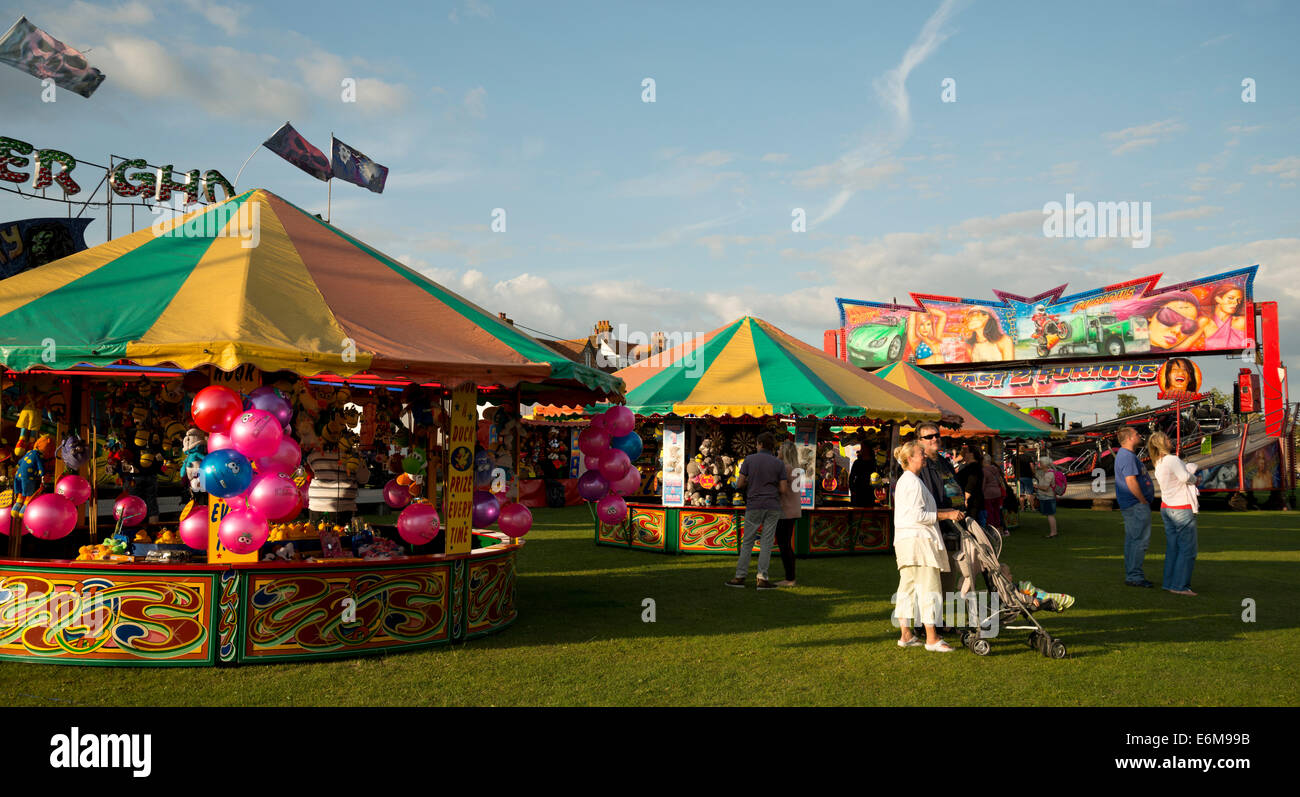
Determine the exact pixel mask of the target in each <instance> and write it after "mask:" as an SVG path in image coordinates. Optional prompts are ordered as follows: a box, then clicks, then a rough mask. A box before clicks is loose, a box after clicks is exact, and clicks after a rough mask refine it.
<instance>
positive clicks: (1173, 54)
mask: <svg viewBox="0 0 1300 797" xmlns="http://www.w3.org/2000/svg"><path fill="white" fill-rule="evenodd" d="M20 14H26V15H27V16H28V17H29V18H30V19H31V21H32V22H33V23H34V24H37V25H39V26H41V27H43V28H45V29H46V30H47V31H49V32H50V33H51V34H53V35H54V36H56V37H57V38H60V39H63V40H64V41H66V42H67V43H69V44H71V45H73V46H75V47H78V48H79V49H82V50H85V51H88V55H89V57H90V60H91V63H92V64H94V65H96V66H98V67H99V68H100V69H102V70H103V71H104V72H105V73H106V74H107V76H108V77H107V80H105V82H104V84H103V85H102V86H101V88H100V89H99V91H98V92H97V93H96V94H95V95H94V96H93V98H91V99H90V100H84V99H82V98H81V97H77V96H75V95H72V94H68V93H63V92H60V93H59V95H58V100H57V102H54V103H42V102H41V101H40V84H39V82H38V81H36V80H35V79H34V78H31V77H29V76H26V75H24V74H22V73H20V72H18V71H16V70H13V69H8V68H6V69H3V70H0V102H3V105H4V107H5V109H6V113H5V114H4V121H3V124H0V135H8V136H11V137H15V138H19V139H23V140H26V141H29V142H32V143H34V144H37V145H39V146H49V147H55V148H59V149H63V150H66V151H68V152H71V153H73V154H74V155H77V156H79V157H82V158H87V159H90V160H98V161H100V162H103V161H106V160H107V157H108V155H109V153H115V154H118V155H132V156H137V157H143V158H146V159H147V160H149V161H150V162H151V163H174V164H175V165H176V167H177V169H180V170H185V169H191V168H199V169H208V168H217V169H220V170H221V171H222V172H223V173H224V174H225V175H226V176H227V177H228V178H230V179H232V180H233V179H234V176H235V173H236V172H237V171H238V170H239V167H240V164H241V163H242V162H243V161H244V159H245V158H246V157H248V154H249V153H250V152H252V151H253V150H254V149H255V148H256V147H257V145H258V143H259V142H260V141H262V140H263V139H265V138H266V137H268V136H269V135H270V134H271V133H272V132H274V131H275V129H276V128H277V127H279V125H280V124H282V123H283V122H284V121H285V120H286V119H287V120H291V121H292V122H293V124H294V126H295V127H296V128H297V129H298V130H299V131H300V132H301V133H303V134H304V135H305V136H306V137H307V138H308V139H309V140H310V141H312V142H313V143H314V144H316V145H317V146H318V147H320V148H322V149H326V150H328V145H329V135H330V133H331V131H332V132H333V133H335V134H336V135H337V136H338V137H339V138H340V139H341V140H343V141H346V142H347V143H348V144H350V145H352V146H353V147H355V148H357V149H359V150H361V151H363V152H365V153H366V154H367V155H369V156H371V157H372V158H374V159H375V160H377V161H379V162H380V163H383V164H384V165H386V166H388V167H389V168H390V170H391V172H390V176H389V181H388V189H387V190H386V191H385V193H384V194H383V195H374V194H371V193H369V192H367V191H365V190H363V189H360V188H357V187H355V186H351V185H347V184H340V185H337V186H335V190H334V202H333V208H332V211H333V221H334V222H335V223H336V224H338V225H339V226H341V227H343V228H344V229H347V230H349V231H350V232H352V233H354V234H356V235H358V236H359V237H361V238H363V239H364V240H367V241H368V242H370V243H372V244H374V245H375V246H377V247H378V248H380V249H382V250H384V251H386V252H388V253H390V254H392V255H394V256H398V257H400V258H402V259H403V260H405V261H406V262H408V263H410V264H411V265H413V266H415V267H417V268H419V269H421V270H423V271H425V272H426V273H428V274H429V275H431V276H432V277H434V278H435V279H438V280H439V281H441V282H443V283H445V284H447V285H449V286H450V287H452V288H454V289H456V290H459V291H461V292H462V293H464V294H466V295H467V296H469V297H470V298H472V299H474V300H475V301H478V302H479V303H481V304H483V305H484V306H485V307H487V308H489V309H491V310H494V311H498V310H504V311H506V312H507V313H509V314H510V315H511V316H512V317H513V318H515V319H516V320H517V321H519V322H520V323H522V324H526V325H528V326H529V327H532V328H534V329H538V330H542V331H545V332H548V333H552V334H554V335H557V336H561V337H576V336H579V335H582V334H585V333H586V332H588V331H589V329H590V326H591V323H592V322H594V321H595V320H597V319H601V318H607V319H609V320H611V321H612V322H613V323H614V324H615V325H618V324H620V323H623V324H627V325H628V327H629V328H631V329H634V330H642V331H646V332H649V331H653V330H666V331H684V332H691V331H706V330H709V329H713V328H715V327H717V326H720V325H722V324H723V323H726V322H728V321H730V320H732V319H734V318H735V317H737V316H739V315H741V314H744V313H752V314H755V315H758V316H760V317H763V318H765V319H767V320H769V321H771V322H773V323H775V324H777V325H778V326H781V327H783V328H785V329H786V330H788V331H789V332H791V333H792V334H795V335H796V336H798V337H801V338H802V339H804V340H806V341H808V342H810V343H812V344H814V345H818V346H819V345H820V343H821V332H822V330H824V329H826V328H828V327H832V326H834V325H835V324H836V323H837V310H836V306H835V302H834V299H835V297H837V296H845V297H850V298H860V299H874V300H888V299H891V298H893V297H899V298H900V299H903V298H905V297H906V296H907V294H908V292H909V291H917V292H942V293H950V294H956V295H963V296H970V297H975V298H992V293H991V291H992V289H993V288H1001V289H1005V290H1008V291H1012V292H1014V293H1020V294H1026V295H1033V294H1037V293H1039V292H1041V291H1044V290H1046V289H1048V288H1050V287H1053V286H1055V285H1058V284H1060V283H1062V282H1068V283H1069V284H1070V290H1071V291H1078V290H1083V289H1085V288H1088V287H1093V286H1097V285H1101V284H1105V283H1109V282H1116V281H1120V280H1123V279H1128V278H1131V277H1136V276H1141V275H1145V274H1150V273H1156V272H1164V274H1165V278H1164V280H1163V281H1164V282H1172V281H1179V280H1182V279H1187V278H1191V277H1194V276H1200V275H1205V274H1211V273H1217V272H1219V271H1226V270H1228V269H1229V268H1231V267H1234V266H1241V265H1251V264H1254V263H1259V264H1261V269H1260V274H1259V278H1258V280H1257V283H1256V288H1257V295H1258V296H1259V297H1260V298H1265V299H1270V298H1271V299H1276V300H1277V301H1278V302H1279V303H1280V305H1281V312H1282V315H1283V317H1284V321H1283V324H1284V326H1283V329H1284V339H1287V340H1289V341H1295V340H1297V339H1298V338H1300V315H1298V314H1297V312H1296V309H1297V299H1300V214H1297V213H1296V210H1297V197H1298V196H1300V194H1298V193H1297V192H1298V191H1300V189H1298V188H1297V183H1300V143H1298V142H1300V135H1297V133H1298V132H1300V93H1297V92H1296V90H1295V88H1296V83H1295V80H1296V77H1297V75H1300V54H1297V48H1296V47H1295V46H1294V43H1295V41H1296V40H1297V34H1298V33H1300V6H1297V5H1295V4H1291V3H1285V2H1246V3H1240V4H1232V5H1229V4H1222V3H1217V4H1216V3H1192V2H1178V3H1175V2H1147V3H1140V4H1134V3H1122V2H1120V3H1094V4H1089V5H1088V6H1087V9H1086V11H1084V12H1082V13H1080V12H1079V11H1077V10H1071V11H1068V12H1067V11H1066V10H1064V9H1063V8H1062V7H1059V6H1054V5H1052V4H1041V3H993V2H978V1H972V2H957V3H950V2H921V3H861V2H859V3H851V2H839V3H809V4H794V5H792V4H789V3H760V2H747V3H725V4H724V3H710V4H704V3H663V4H654V5H653V6H651V5H649V4H631V3H601V2H591V3H545V4H543V3H524V2H520V3H506V2H494V1H493V0H484V1H481V2H464V1H463V0H461V1H459V2H440V3H439V2H434V3H427V4H422V5H421V6H420V7H419V8H411V7H408V6H407V5H406V4H386V3H380V2H372V3H366V4H356V3H333V2H326V3H315V2H313V3H305V2H304V3H299V2H275V3H270V4H267V5H266V6H252V5H241V4H236V3H202V2H199V0H181V1H180V2H173V3H169V4H145V3H140V2H125V3H106V4H89V3H85V2H81V0H77V1H76V2H72V3H67V2H63V1H62V0H54V2H49V3H43V4H41V5H39V6H37V5H31V6H24V5H21V4H15V3H12V2H0V27H4V26H7V25H8V24H9V23H10V22H12V20H13V19H16V18H17V17H18V16H19V15H20ZM347 77H351V78H354V79H356V80H357V81H358V86H357V101H356V102H355V103H344V102H342V101H341V98H340V93H341V88H340V81H341V80H342V79H344V78H347ZM647 77H649V78H653V79H654V81H655V93H656V96H655V100H656V101H655V102H653V103H647V102H643V101H642V94H643V89H642V80H643V79H644V78H647ZM947 78H951V79H952V80H953V81H955V89H956V102H949V103H945V102H942V101H941V91H942V83H943V81H944V80H945V79H947ZM1245 78H1252V79H1253V80H1254V81H1255V85H1256V101H1255V102H1253V103H1246V102H1243V101H1242V91H1243V89H1242V86H1241V83H1242V80H1243V79H1245ZM249 187H265V188H269V189H271V190H272V191H275V192H276V193H278V194H280V195H281V196H284V197H285V198H286V199H289V200H290V201H292V202H295V203H296V204H299V205H300V206H303V207H306V208H308V209H311V210H313V211H323V210H324V205H325V186H324V184H322V183H319V182H317V181H315V180H313V179H312V178H310V177H308V176H307V175H305V174H302V173H301V172H299V171H297V170H296V169H294V168H293V167H292V166H290V165H288V164H287V163H285V162H283V161H281V160H279V159H278V158H277V157H276V156H274V155H273V154H271V153H270V152H269V151H266V150H261V151H260V152H259V153H258V154H257V155H256V156H255V157H254V158H253V160H252V161H251V163H250V164H249V166H248V167H247V169H246V170H245V171H244V174H243V177H242V178H241V179H240V188H249ZM1067 192H1070V193H1073V194H1075V196H1076V198H1077V199H1080V200H1092V201H1120V200H1135V201H1149V202H1151V203H1152V209H1153V213H1154V221H1153V240H1152V243H1151V246H1150V247H1149V248H1145V249H1140V248H1133V247H1132V246H1130V244H1129V242H1128V241H1126V240H1119V239H1093V240H1078V239H1052V238H1046V237H1044V236H1043V234H1042V220H1043V215H1042V208H1043V205H1044V204H1045V203H1047V202H1051V201H1058V202H1061V201H1064V198H1065V194H1066V193H1067ZM494 208H503V209H504V210H505V211H506V224H507V227H506V231H505V232H503V233H498V232H493V231H491V229H490V228H489V224H490V222H491V213H492V211H493V209H494ZM795 208H802V209H803V210H804V212H805V214H806V217H807V220H808V225H807V231H806V232H794V231H792V230H791V212H792V210H793V209H795ZM60 210H61V208H60V206H58V205H54V204H48V205H45V204H42V205H41V206H39V207H38V206H37V204H36V203H33V202H28V201H24V200H21V199H17V198H15V197H13V196H12V195H8V194H5V195H0V218H4V219H9V218H25V217H29V216H35V215H59V213H60ZM137 217H138V219H139V221H140V223H147V222H146V220H145V216H144V215H143V214H140V213H138V216H137ZM122 223H123V222H122V220H121V218H117V219H115V230H114V232H115V233H117V234H120V232H121V231H123V230H122V228H121V227H120V226H118V225H121V224H122ZM103 236H104V227H103V220H102V219H100V220H98V221H96V222H95V223H94V224H93V225H92V226H91V229H90V233H89V239H90V240H91V242H92V243H98V242H100V241H102V240H103ZM1291 345H1292V348H1294V344H1291ZM1286 353H1289V352H1288V351H1286V347H1285V346H1284V355H1285V354H1286ZM1201 363H1202V367H1203V368H1205V369H1206V371H1207V376H1209V377H1210V378H1211V380H1214V381H1218V382H1219V383H1220V385H1221V386H1222V387H1225V388H1226V387H1227V383H1226V379H1227V375H1228V374H1230V373H1233V372H1234V371H1235V368H1236V365H1235V364H1232V363H1227V362H1226V361H1224V360H1221V359H1218V358H1203V359H1202V360H1201ZM1145 393H1146V394H1150V395H1145V394H1144V395H1143V400H1144V401H1154V395H1153V394H1154V390H1150V391H1145ZM1062 405H1063V406H1065V407H1066V408H1067V412H1071V411H1074V412H1085V411H1086V412H1087V413H1089V414H1091V413H1092V412H1094V411H1096V412H1101V413H1102V414H1103V416H1104V414H1105V413H1106V412H1108V411H1113V408H1114V406H1115V404H1114V397H1113V396H1111V395H1101V396H1097V397H1093V398H1090V399H1079V400H1074V401H1071V402H1062Z"/></svg>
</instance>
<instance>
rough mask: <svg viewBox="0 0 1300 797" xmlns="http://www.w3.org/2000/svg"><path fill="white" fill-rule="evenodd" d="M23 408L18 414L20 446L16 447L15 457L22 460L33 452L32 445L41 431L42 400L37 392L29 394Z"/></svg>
mask: <svg viewBox="0 0 1300 797" xmlns="http://www.w3.org/2000/svg"><path fill="white" fill-rule="evenodd" d="M26 398H27V400H26V401H25V402H24V403H23V408H22V410H20V411H19V412H18V423H17V424H16V425H17V427H18V445H16V446H14V456H15V457H18V458H19V459H22V457H23V455H24V454H26V453H28V452H29V451H30V450H31V443H32V441H33V440H34V439H36V436H37V435H38V434H39V433H40V431H41V413H42V408H41V405H42V403H43V402H42V400H41V397H40V396H39V395H38V394H37V393H36V392H35V391H33V392H31V393H28V394H27V397H26Z"/></svg>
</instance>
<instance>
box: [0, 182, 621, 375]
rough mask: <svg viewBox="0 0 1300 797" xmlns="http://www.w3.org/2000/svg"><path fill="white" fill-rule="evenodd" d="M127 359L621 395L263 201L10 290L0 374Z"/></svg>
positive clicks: (4, 284) (352, 244)
mask: <svg viewBox="0 0 1300 797" xmlns="http://www.w3.org/2000/svg"><path fill="white" fill-rule="evenodd" d="M119 361H127V362H129V363H132V364H135V365H140V366H162V365H175V366H177V367H180V368H185V369H191V368H196V367H198V366H201V365H214V366H216V367H218V368H221V369H223V370H227V371H229V370H233V369H234V368H236V367H238V366H240V365H245V364H249V365H255V366H257V367H259V368H261V369H263V370H266V371H277V370H290V371H294V372H296V373H298V374H300V375H302V376H314V375H316V374H321V373H331V374H336V375H339V376H344V377H348V376H353V375H356V374H360V373H362V372H365V373H367V374H372V375H376V376H386V377H398V378H402V379H408V380H411V381H438V382H443V383H447V384H454V383H459V382H462V381H475V382H477V383H478V384H482V385H502V386H505V387H514V386H516V385H520V384H521V383H525V384H526V383H545V384H547V385H556V386H561V387H566V388H572V389H574V390H575V391H577V393H579V394H581V395H583V396H585V397H586V398H588V399H590V398H595V397H597V396H599V395H600V394H602V393H617V392H618V391H619V388H620V385H619V382H618V380H617V379H616V378H614V377H612V376H610V375H609V374H606V373H603V372H601V371H599V370H597V369H594V368H589V367H587V366H583V365H580V364H578V363H575V362H572V361H571V360H568V359H566V358H564V357H563V356H561V355H560V354H558V353H557V352H555V351H554V350H552V349H550V348H548V347H546V346H544V345H543V344H542V343H540V342H538V341H537V340H534V339H533V338H532V337H530V336H528V335H526V334H524V333H523V332H521V331H519V330H518V329H516V328H515V327H514V326H512V325H510V324H507V323H505V322H503V321H501V320H500V319H499V318H497V317H496V315H494V314H492V313H489V312H488V311H486V310H484V309H482V308H480V307H478V306H476V305H474V304H472V303H470V302H469V301H467V300H465V299H464V298H462V297H460V296H458V295H456V294H455V293H452V292H451V291H449V290H447V289H446V288H444V287H443V286H441V285H439V284H437V283H435V282H433V281H431V280H429V279H427V278H425V277H424V276H422V275H420V274H419V273H417V272H415V271H413V270H411V269H409V268H407V267H406V266H404V265H402V264H401V263H399V262H397V261H396V260H394V259H393V258H391V257H388V256H387V255H384V254H382V253H381V252H379V251H378V250H376V249H374V248H372V247H370V246H368V245H366V244H364V243H362V242H361V241H359V240H357V239H356V238H353V237H352V236H350V235H348V234H347V233H345V232H343V231H342V230H339V229H338V228H336V227H333V226H331V225H329V224H326V223H325V222H323V221H321V220H319V219H318V218H316V217H315V216H314V215H312V214H310V213H307V212H306V211H304V210H302V209H300V208H298V207H296V206H294V205H292V204H290V203H289V202H286V201H285V200H283V199H281V198H280V197H278V196H276V195H275V194H272V193H270V192H269V191H264V190H255V191H249V192H247V193H244V194H240V195H239V196H235V197H231V198H230V199H227V200H226V201H225V202H222V203H219V204H216V205H211V206H208V207H205V208H201V209H198V210H196V211H194V212H192V213H189V214H187V215H185V216H184V217H183V218H181V219H178V220H174V221H170V220H169V221H167V222H165V223H159V224H157V225H155V228H152V229H144V230H140V231H138V232H134V233H131V234H130V235H125V236H122V237H120V238H116V239H114V240H112V241H109V242H107V243H104V244H101V245H100V246H96V247H94V248H92V249H88V250H86V251H84V252H79V253H77V254H74V255H71V256H69V257H65V258H63V259H61V260H57V261H55V262H53V263H49V264H47V265H44V266H41V267H40V268H35V269H32V270H31V271H27V272H24V273H21V274H18V275H15V276H13V277H10V278H9V279H6V280H3V281H0V364H3V365H4V366H5V367H7V368H9V369H11V370H14V371H26V370H29V369H33V368H49V369H65V368H70V367H72V366H74V365H78V364H88V365H92V366H104V365H109V364H112V363H114V362H119ZM593 393H594V394H595V395H594V396H593V395H592V394H593Z"/></svg>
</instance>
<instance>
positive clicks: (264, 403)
mask: <svg viewBox="0 0 1300 797" xmlns="http://www.w3.org/2000/svg"><path fill="white" fill-rule="evenodd" d="M248 405H249V406H250V407H253V408H254V409H259V410H262V411H263V412H269V413H271V414H272V415H274V416H275V419H276V420H277V421H279V422H280V425H281V426H284V425H285V424H287V423H288V422H289V421H290V420H292V419H293V405H292V404H290V403H289V402H288V401H286V400H285V398H284V396H281V395H280V391H278V390H276V389H275V388H273V387H271V386H270V385H263V386H262V387H259V388H257V389H256V390H254V391H253V392H251V393H249V394H248Z"/></svg>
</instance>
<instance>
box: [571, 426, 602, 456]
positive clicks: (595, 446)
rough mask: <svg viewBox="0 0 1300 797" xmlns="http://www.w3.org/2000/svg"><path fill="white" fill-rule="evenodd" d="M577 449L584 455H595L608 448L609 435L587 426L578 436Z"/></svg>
mask: <svg viewBox="0 0 1300 797" xmlns="http://www.w3.org/2000/svg"><path fill="white" fill-rule="evenodd" d="M578 448H579V449H581V450H582V453H584V454H595V453H596V452H597V451H603V450H604V449H606V448H609V434H608V433H607V432H605V431H604V430H602V429H597V428H596V427H594V426H588V427H587V428H586V429H583V430H582V432H581V433H579V434H578Z"/></svg>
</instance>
